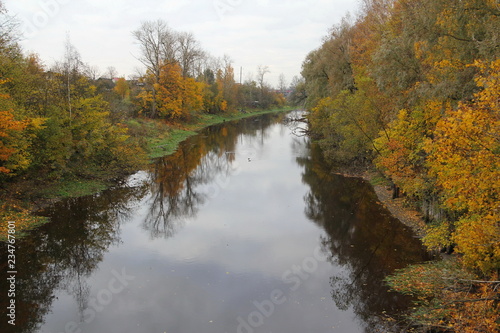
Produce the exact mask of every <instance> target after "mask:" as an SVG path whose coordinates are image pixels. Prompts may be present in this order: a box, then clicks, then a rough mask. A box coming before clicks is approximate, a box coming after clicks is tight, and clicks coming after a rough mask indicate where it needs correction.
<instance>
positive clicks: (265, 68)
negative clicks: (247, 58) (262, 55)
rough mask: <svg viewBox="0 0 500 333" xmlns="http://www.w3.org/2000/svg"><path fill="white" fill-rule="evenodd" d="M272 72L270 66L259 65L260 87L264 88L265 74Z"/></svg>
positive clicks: (258, 77) (258, 79)
mask: <svg viewBox="0 0 500 333" xmlns="http://www.w3.org/2000/svg"><path fill="white" fill-rule="evenodd" d="M269 73H271V71H270V70H269V67H268V66H262V65H259V67H257V81H258V83H259V87H260V89H264V75H266V74H269Z"/></svg>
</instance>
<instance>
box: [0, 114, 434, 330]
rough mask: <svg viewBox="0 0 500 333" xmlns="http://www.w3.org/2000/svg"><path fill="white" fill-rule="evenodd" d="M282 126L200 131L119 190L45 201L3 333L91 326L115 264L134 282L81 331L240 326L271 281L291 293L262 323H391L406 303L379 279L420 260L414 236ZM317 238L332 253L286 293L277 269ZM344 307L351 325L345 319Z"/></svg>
mask: <svg viewBox="0 0 500 333" xmlns="http://www.w3.org/2000/svg"><path fill="white" fill-rule="evenodd" d="M281 121H283V116H266V117H261V118H258V119H247V120H244V121H240V122H238V123H225V124H222V125H220V126H215V127H211V128H208V129H207V130H205V131H203V132H202V133H201V134H200V135H198V136H194V137H192V138H190V139H189V140H187V141H186V142H184V143H183V144H182V145H181V146H180V147H179V149H178V150H177V151H176V153H174V154H173V155H171V156H167V157H164V158H161V159H158V160H156V161H155V163H153V164H152V165H151V166H150V169H149V170H145V171H143V172H140V173H138V174H136V175H134V177H133V178H131V179H128V180H127V181H126V182H124V183H123V184H119V185H117V186H116V188H114V189H110V190H108V191H105V192H103V193H101V194H100V195H95V196H89V197H84V198H78V199H70V200H65V201H61V202H59V203H57V204H55V205H54V206H52V207H50V208H48V209H47V210H46V211H44V212H43V215H46V216H49V217H50V218H51V220H52V223H50V224H47V225H45V226H43V227H41V228H39V229H37V230H35V231H34V232H33V233H32V234H31V236H29V237H27V238H26V239H24V240H22V241H19V242H18V244H17V246H18V248H17V250H16V254H17V266H18V271H19V274H18V275H17V278H18V281H17V282H18V284H17V287H18V291H19V293H18V294H17V295H16V302H17V322H16V326H15V327H11V326H7V325H8V324H7V323H6V321H2V322H1V323H0V331H1V332H37V331H38V332H44V333H45V332H63V331H64V330H65V325H66V324H67V323H71V322H72V321H75V322H82V321H83V322H85V321H86V320H85V319H86V318H85V315H84V314H85V309H88V308H89V306H90V303H91V301H92V298H93V297H94V298H95V297H96V294H99V292H100V291H102V290H103V289H105V288H106V287H107V286H108V281H109V278H110V276H112V275H110V274H109V272H110V271H112V270H116V271H121V268H123V267H126V269H127V272H131V274H133V275H134V276H136V278H135V280H134V281H135V282H134V284H132V283H131V284H130V286H128V288H127V289H126V290H125V291H124V292H123V294H120V295H113V296H114V297H115V298H114V300H113V306H110V307H109V308H106V309H103V310H102V311H101V312H99V316H98V320H96V321H95V322H91V323H87V325H86V326H85V325H83V324H81V325H80V324H79V325H80V326H78V327H77V328H78V329H82V331H83V332H104V331H105V332H123V331H137V332H153V331H161V332H164V331H174V332H178V333H182V332H214V333H215V332H224V331H227V332H236V330H237V327H238V318H244V319H245V320H246V319H247V318H248V317H247V315H249V314H252V312H253V311H255V306H254V303H252V302H253V301H254V300H255V301H259V302H262V301H264V300H266V298H268V297H269V295H270V294H271V291H272V290H274V289H276V288H279V289H281V290H283V291H284V294H283V297H284V298H286V299H287V302H285V303H283V304H279V307H278V306H277V307H276V311H275V312H273V315H272V316H269V318H268V317H266V318H265V325H264V324H263V325H262V329H263V330H267V331H269V330H275V331H287V332H290V333H292V332H303V331H308V330H309V331H318V332H319V331H321V332H324V331H329V330H331V327H332V326H335V327H343V328H344V331H346V330H348V331H349V332H362V331H366V332H369V331H373V330H374V328H377V329H378V328H380V329H382V330H385V331H388V327H389V326H387V325H386V324H385V323H383V322H381V321H380V320H379V319H378V318H380V317H381V316H382V315H383V311H386V312H388V313H397V312H398V311H400V309H401V308H404V307H405V306H406V300H405V299H404V298H402V297H401V296H400V295H397V294H391V293H389V292H388V291H387V288H386V287H384V285H383V284H382V283H381V280H382V279H383V277H384V276H385V275H386V274H388V273H390V272H392V271H393V270H394V269H395V268H399V267H402V266H404V265H406V264H407V263H409V262H416V261H420V260H423V259H424V258H425V253H423V251H422V247H421V245H420V243H419V242H418V240H416V239H414V238H413V237H412V235H411V234H410V233H409V232H408V231H407V230H405V229H404V228H403V227H402V225H401V224H400V223H399V222H397V221H396V220H394V219H392V218H391V217H390V216H389V215H388V213H387V212H386V211H385V210H384V209H382V207H380V206H379V205H377V204H376V198H375V194H374V193H373V191H372V190H371V188H370V187H369V186H368V185H367V184H366V183H364V182H363V181H361V180H358V179H353V178H343V177H340V176H335V175H332V174H331V173H330V172H329V169H328V167H327V166H326V165H325V164H324V163H323V161H322V159H321V154H320V152H319V150H318V149H317V148H316V147H314V146H313V147H311V146H310V145H309V143H308V140H307V138H305V137H295V136H290V127H289V126H291V124H289V123H288V122H287V126H283V125H279V123H280V122H281ZM318 245H320V246H321V249H322V251H323V253H324V254H325V255H326V256H327V257H328V261H329V262H326V263H325V262H321V263H319V262H318V263H317V264H318V267H317V269H316V270H315V271H314V273H312V274H309V276H308V278H307V279H303V280H301V287H300V288H298V290H293V288H290V285H289V284H287V283H286V281H284V280H283V274H284V273H286V272H287V271H288V269H290V267H294V265H297V264H300V263H302V262H303V260H304V258H306V257H307V256H310V255H311V254H312V253H313V250H314V249H315V248H317V247H318ZM1 256H2V257H1V263H2V265H4V266H3V268H4V271H6V267H5V264H6V260H5V253H2V254H1ZM0 288H1V290H7V289H8V287H7V281H6V280H5V279H2V280H0ZM329 294H330V295H329ZM330 296H331V297H330ZM284 298H283V299H284ZM6 301H7V300H5V299H4V298H2V299H1V304H0V306H1V307H2V310H0V314H1V315H2V317H3V318H5V317H6V316H5V309H6V307H7V303H6ZM351 314H352V316H353V317H355V318H356V319H355V320H354V321H353V322H351V321H349V320H351V319H349V320H347V319H343V316H347V317H349V316H351ZM87 319H88V318H87ZM356 321H357V322H356ZM341 322H342V323H341ZM208 324H210V326H207V325H208ZM258 331H259V330H257V329H256V330H255V332H258Z"/></svg>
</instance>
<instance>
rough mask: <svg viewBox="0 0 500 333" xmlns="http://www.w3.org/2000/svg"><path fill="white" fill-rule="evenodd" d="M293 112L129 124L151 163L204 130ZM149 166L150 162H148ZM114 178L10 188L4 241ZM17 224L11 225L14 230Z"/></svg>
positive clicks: (0, 208) (4, 197) (0, 209)
mask: <svg viewBox="0 0 500 333" xmlns="http://www.w3.org/2000/svg"><path fill="white" fill-rule="evenodd" d="M291 110H293V108H282V109H274V110H259V111H255V112H245V113H243V112H238V113H232V114H227V115H201V116H198V117H197V118H196V119H193V120H192V122H190V123H187V124H175V125H171V124H166V123H164V122H161V121H158V120H150V119H131V120H129V121H128V122H127V126H128V127H129V130H130V131H129V134H130V135H131V136H132V137H133V138H134V139H135V140H138V142H139V143H140V144H141V146H142V147H143V148H144V150H145V151H146V153H147V157H148V158H149V160H151V159H154V158H158V157H161V156H165V155H169V154H172V153H173V152H175V151H176V149H177V147H178V146H179V143H181V142H182V141H184V140H186V139H187V138H188V137H190V136H193V135H196V134H197V133H198V131H200V130H201V129H203V128H205V127H208V126H211V125H215V124H219V123H223V122H225V121H232V120H238V119H243V118H248V117H255V116H258V115H263V114H268V113H275V112H285V111H291ZM145 164H147V161H145ZM119 176H120V175H110V174H109V173H106V172H101V171H96V172H95V173H94V174H93V177H92V179H87V178H85V179H83V178H78V177H71V178H65V179H60V180H58V181H57V182H49V181H45V182H43V181H40V180H35V179H23V180H19V181H18V182H16V183H12V184H9V187H8V188H6V189H5V191H2V193H1V195H0V241H6V240H7V237H8V236H7V235H8V229H9V222H15V228H16V238H19V237H22V236H23V235H25V233H26V231H28V230H31V229H34V228H36V227H37V226H39V225H41V224H43V223H45V222H46V221H47V220H46V219H44V218H39V217H36V216H33V215H31V213H30V212H31V211H34V210H36V209H37V208H39V207H41V206H44V205H46V204H47V203H51V202H54V201H55V200H59V199H62V198H74V197H80V196H85V195H92V194H95V193H99V192H101V191H103V190H105V189H106V188H109V187H110V186H112V185H113V183H114V182H113V178H117V177H119ZM12 225H13V224H12V223H10V226H12Z"/></svg>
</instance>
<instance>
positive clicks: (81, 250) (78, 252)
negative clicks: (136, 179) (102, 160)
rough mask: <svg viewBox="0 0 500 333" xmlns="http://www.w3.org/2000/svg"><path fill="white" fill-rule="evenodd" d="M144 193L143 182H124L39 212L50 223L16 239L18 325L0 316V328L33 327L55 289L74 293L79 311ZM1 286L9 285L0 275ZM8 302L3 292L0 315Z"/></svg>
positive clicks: (20, 329) (19, 329) (23, 329)
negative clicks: (92, 279) (93, 277)
mask: <svg viewBox="0 0 500 333" xmlns="http://www.w3.org/2000/svg"><path fill="white" fill-rule="evenodd" d="M146 193H147V188H146V187H145V186H144V185H143V186H136V187H128V186H122V187H118V188H115V189H112V190H108V191H104V192H102V193H101V194H98V195H93V196H86V197H81V198H73V199H67V200H62V201H60V202H58V203H56V204H54V205H53V206H51V207H49V208H47V209H46V210H45V211H43V212H41V215H44V216H49V217H50V218H51V223H48V224H46V225H44V226H42V227H40V228H38V229H36V230H34V231H33V232H31V235H29V236H27V237H26V238H24V239H22V240H17V242H16V270H17V272H18V274H17V276H16V288H17V292H16V325H15V326H11V325H8V324H7V321H6V320H2V321H1V323H0V331H1V332H34V331H36V329H37V328H38V327H39V326H40V325H41V323H43V319H44V317H45V316H46V315H47V314H48V312H49V310H50V308H51V304H52V302H53V300H54V296H53V295H54V293H55V290H66V292H67V293H68V294H69V295H72V296H73V297H74V298H75V300H76V302H77V304H78V308H79V310H80V315H81V316H82V315H83V314H82V312H83V310H84V309H85V308H87V304H88V297H89V290H90V288H89V286H88V284H87V282H86V281H87V279H88V278H89V276H90V275H91V274H92V272H93V271H94V270H95V269H96V267H97V266H98V264H99V263H100V262H101V261H102V259H103V256H104V254H105V253H106V252H107V250H108V248H109V247H110V246H111V245H113V244H118V243H119V242H120V225H121V223H123V222H125V221H126V220H127V219H128V217H129V216H130V214H131V212H132V211H133V209H134V204H135V203H136V202H138V201H139V200H141V198H143V197H144V196H145V194H146ZM4 256H5V253H4V252H2V253H1V254H0V260H1V263H2V265H5V264H6V263H7V260H6V257H4ZM3 268H6V267H3ZM5 271H6V269H5ZM0 288H2V290H8V288H7V285H6V281H4V279H1V280H0ZM7 301H8V300H7V299H6V298H3V297H2V301H1V302H2V303H1V307H2V310H1V311H0V314H1V315H2V317H3V318H6V314H5V309H6V307H7V304H6V302H7ZM4 305H5V306H4ZM7 325H8V326H7Z"/></svg>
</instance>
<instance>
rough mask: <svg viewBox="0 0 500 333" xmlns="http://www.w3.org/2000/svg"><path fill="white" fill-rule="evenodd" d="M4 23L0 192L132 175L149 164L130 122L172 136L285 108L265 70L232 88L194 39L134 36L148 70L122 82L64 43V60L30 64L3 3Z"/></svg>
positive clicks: (0, 16) (147, 30) (222, 67)
mask: <svg viewBox="0 0 500 333" xmlns="http://www.w3.org/2000/svg"><path fill="white" fill-rule="evenodd" d="M0 20H1V22H0V187H2V186H6V184H7V183H9V182H11V181H13V180H19V179H21V178H23V179H24V178H26V179H40V180H44V181H45V180H57V179H61V178H68V177H70V178H71V177H74V178H76V179H78V178H90V179H93V178H101V177H107V176H110V177H111V176H113V177H114V176H116V175H119V174H121V173H127V172H130V171H131V170H135V169H136V168H137V167H138V166H139V165H141V163H143V162H144V161H145V160H146V154H145V145H144V142H145V140H143V139H142V138H141V137H140V136H141V135H142V134H143V133H142V132H144V131H143V130H144V129H141V128H139V129H138V130H137V126H136V125H137V122H136V121H131V119H137V118H140V119H146V118H147V119H156V120H157V122H158V123H162V124H163V125H162V126H163V127H162V128H167V129H168V127H167V126H165V125H164V124H165V123H167V124H173V125H176V124H182V123H186V122H190V121H194V120H196V118H197V117H199V116H200V115H203V114H230V113H235V112H246V111H247V110H248V109H268V108H275V107H281V106H283V105H284V104H285V102H286V99H285V97H284V96H283V94H281V93H280V91H277V90H275V89H272V88H271V87H270V86H269V85H268V84H267V83H266V82H265V75H266V74H267V73H269V69H268V67H267V66H260V67H259V68H258V73H257V78H256V80H247V81H245V82H244V83H241V84H240V83H236V82H235V78H234V76H235V75H234V69H233V67H232V65H231V60H230V59H229V57H227V56H224V57H223V58H215V57H213V56H210V55H209V54H207V52H205V51H204V50H202V48H201V46H200V43H199V42H198V41H197V40H196V39H195V38H194V36H193V35H192V34H190V33H184V32H176V31H173V30H171V29H170V28H168V27H167V24H166V23H165V22H163V21H161V20H158V21H151V22H144V23H143V24H142V25H141V26H140V27H139V28H138V29H137V30H136V31H134V32H132V34H133V36H134V37H135V39H136V40H137V42H138V43H139V45H140V46H141V54H140V55H138V57H139V60H140V62H142V64H143V65H144V67H143V73H140V74H137V75H135V76H134V77H129V78H128V79H125V78H123V77H117V76H118V74H117V73H116V70H115V69H114V67H109V68H108V69H107V71H106V73H105V74H100V73H99V70H98V69H96V68H95V67H93V66H90V65H88V64H86V63H84V61H83V60H82V59H81V57H80V54H79V52H78V50H76V48H75V47H74V46H73V45H72V43H71V41H70V39H69V37H68V38H67V41H66V43H65V52H64V55H61V60H60V61H58V62H56V63H55V64H52V65H50V67H46V66H45V65H44V64H42V62H41V61H40V59H39V57H38V56H37V55H36V54H28V55H26V54H24V52H23V50H22V49H21V47H20V45H19V43H18V41H19V40H20V38H22V36H21V34H20V32H19V31H18V29H17V25H18V24H17V22H16V20H15V18H12V17H11V16H9V14H8V13H7V12H6V10H5V7H4V6H3V4H2V2H1V1H0ZM286 88H289V87H286ZM132 125H133V126H132ZM148 126H151V122H149V123H148ZM141 131H142V132H141Z"/></svg>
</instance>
